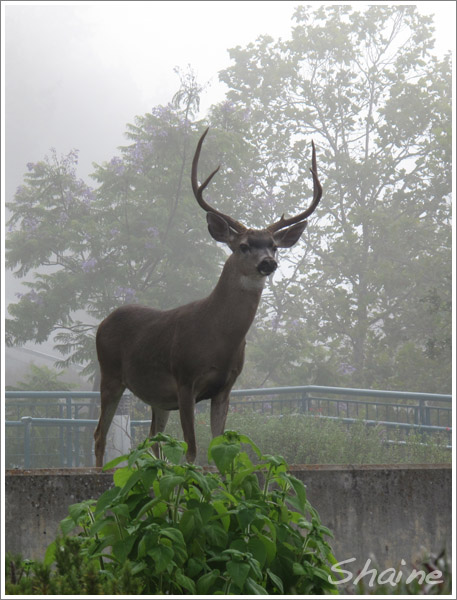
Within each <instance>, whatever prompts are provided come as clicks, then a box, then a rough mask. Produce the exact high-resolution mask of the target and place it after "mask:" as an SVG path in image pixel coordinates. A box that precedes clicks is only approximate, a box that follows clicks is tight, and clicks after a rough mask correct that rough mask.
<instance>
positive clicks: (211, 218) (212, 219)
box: [206, 212, 237, 245]
mask: <svg viewBox="0 0 457 600" xmlns="http://www.w3.org/2000/svg"><path fill="white" fill-rule="evenodd" d="M206 221H207V223H208V231H209V232H210V234H211V235H212V237H213V238H214V239H215V240H216V241H217V242H224V243H225V244H229V245H230V244H231V243H232V242H233V241H234V240H235V238H236V235H237V234H236V233H235V232H234V231H233V229H230V227H229V224H228V223H227V221H226V220H225V219H224V218H223V217H221V216H220V215H217V214H216V213H213V212H207V213H206Z"/></svg>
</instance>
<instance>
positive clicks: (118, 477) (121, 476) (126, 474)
mask: <svg viewBox="0 0 457 600" xmlns="http://www.w3.org/2000/svg"><path fill="white" fill-rule="evenodd" d="M135 473H138V471H134V470H133V469H131V468H130V467H121V468H120V469H117V470H116V471H115V472H114V474H113V481H114V485H115V486H117V487H120V488H123V487H124V485H125V484H126V483H127V481H128V480H129V478H130V477H131V476H132V475H135Z"/></svg>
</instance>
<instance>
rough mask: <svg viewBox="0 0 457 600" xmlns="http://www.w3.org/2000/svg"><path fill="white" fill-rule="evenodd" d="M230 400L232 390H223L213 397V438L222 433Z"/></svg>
mask: <svg viewBox="0 0 457 600" xmlns="http://www.w3.org/2000/svg"><path fill="white" fill-rule="evenodd" d="M229 402H230V390H228V391H224V392H221V393H220V394H217V396H214V398H212V399H211V433H212V436H213V438H215V437H217V436H218V435H222V434H223V433H224V429H225V421H226V419H227V412H228V407H229Z"/></svg>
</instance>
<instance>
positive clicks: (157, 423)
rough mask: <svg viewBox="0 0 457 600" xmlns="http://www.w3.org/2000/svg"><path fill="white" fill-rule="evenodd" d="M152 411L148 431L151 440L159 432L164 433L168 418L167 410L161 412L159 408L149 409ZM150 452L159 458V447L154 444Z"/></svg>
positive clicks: (168, 412)
mask: <svg viewBox="0 0 457 600" xmlns="http://www.w3.org/2000/svg"><path fill="white" fill-rule="evenodd" d="M151 410H152V419H151V429H150V430H149V437H150V438H152V437H154V436H155V435H156V433H159V431H164V429H165V427H166V424H167V421H168V417H169V416H170V411H169V410H163V409H161V408H154V407H152V408H151ZM152 450H153V452H154V454H155V455H156V456H159V446H158V444H154V446H153V447H152Z"/></svg>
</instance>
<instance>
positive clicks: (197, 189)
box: [191, 127, 246, 233]
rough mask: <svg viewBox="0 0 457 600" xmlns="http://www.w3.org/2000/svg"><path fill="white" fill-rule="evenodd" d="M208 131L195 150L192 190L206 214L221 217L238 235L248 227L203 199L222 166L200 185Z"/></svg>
mask: <svg viewBox="0 0 457 600" xmlns="http://www.w3.org/2000/svg"><path fill="white" fill-rule="evenodd" d="M208 131H209V127H208V128H207V129H206V130H205V132H204V133H203V135H202V136H201V138H200V139H199V141H198V144H197V148H196V150H195V154H194V159H193V161H192V177H191V179H192V189H193V191H194V196H195V198H196V199H197V202H198V203H199V205H200V206H201V207H202V208H203V210H206V212H212V213H215V214H217V215H219V216H220V217H222V218H223V219H225V220H226V221H227V223H228V224H229V225H230V227H232V229H234V230H235V231H237V232H238V233H242V232H243V231H246V227H245V226H244V225H242V224H241V223H239V222H238V221H235V219H232V217H229V216H228V215H224V213H222V212H220V211H218V210H216V209H215V208H213V207H212V206H210V205H209V204H208V203H207V202H206V201H205V200H204V199H203V190H204V189H205V188H206V186H207V185H208V183H209V182H210V181H211V179H212V178H213V177H214V175H216V173H217V172H218V171H219V169H220V165H219V166H218V167H217V169H215V170H214V171H213V172H212V173H211V174H210V175H209V176H208V177H207V178H206V179H205V181H204V182H203V183H202V184H201V185H198V178H197V169H198V159H199V158H200V152H201V149H202V145H203V140H204V139H205V137H206V134H207V133H208Z"/></svg>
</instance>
